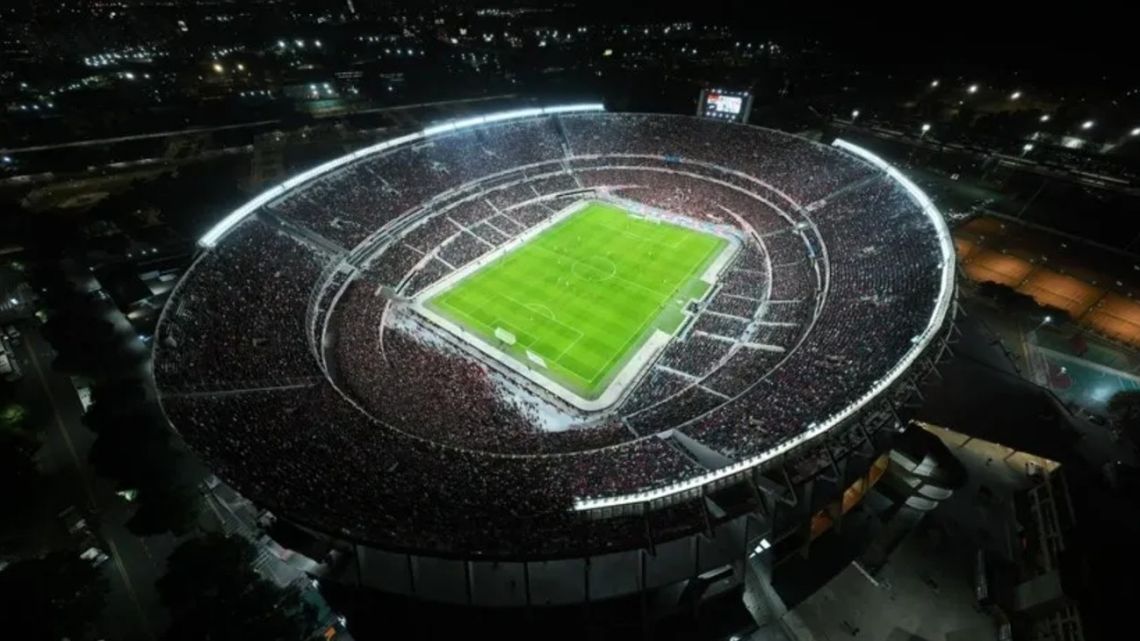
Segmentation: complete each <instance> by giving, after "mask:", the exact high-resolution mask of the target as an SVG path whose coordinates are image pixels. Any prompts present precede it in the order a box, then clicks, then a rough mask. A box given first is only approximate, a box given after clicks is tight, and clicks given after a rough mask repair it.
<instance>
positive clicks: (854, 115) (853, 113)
mask: <svg viewBox="0 0 1140 641" xmlns="http://www.w3.org/2000/svg"><path fill="white" fill-rule="evenodd" d="M858 117H859V110H858V109H852V110H851V119H852V120H855V119H856V118H858ZM1133 135H1135V134H1133Z"/></svg>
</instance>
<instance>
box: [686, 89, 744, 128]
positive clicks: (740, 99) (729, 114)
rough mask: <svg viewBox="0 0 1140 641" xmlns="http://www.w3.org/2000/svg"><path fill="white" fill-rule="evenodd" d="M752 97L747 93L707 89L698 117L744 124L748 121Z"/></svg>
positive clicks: (703, 94)
mask: <svg viewBox="0 0 1140 641" xmlns="http://www.w3.org/2000/svg"><path fill="white" fill-rule="evenodd" d="M751 103H752V96H751V94H749V93H748V92H747V91H725V90H721V89H706V90H705V91H703V92H702V99H701V103H700V110H699V111H698V112H697V115H700V116H704V117H706V118H717V119H719V120H734V121H736V122H744V121H746V120H747V119H748V111H749V108H750V107H751Z"/></svg>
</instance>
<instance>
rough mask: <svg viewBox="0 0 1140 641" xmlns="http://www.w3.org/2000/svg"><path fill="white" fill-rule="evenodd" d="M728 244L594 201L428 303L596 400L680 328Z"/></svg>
mask: <svg viewBox="0 0 1140 641" xmlns="http://www.w3.org/2000/svg"><path fill="white" fill-rule="evenodd" d="M728 246H729V242H728V240H726V239H725V238H722V237H720V236H717V235H714V234H710V233H705V232H701V231H697V230H695V229H690V228H688V227H682V226H679V225H674V224H670V223H667V222H663V221H660V220H657V219H647V218H643V217H640V216H636V215H634V214H631V213H629V212H627V211H625V210H624V209H621V208H619V207H617V206H614V205H611V204H607V203H599V202H591V203H588V204H587V205H586V206H585V207H583V208H582V209H580V210H578V211H576V212H574V213H572V214H570V215H569V216H567V217H565V218H563V219H562V220H559V221H558V222H556V223H555V224H553V225H552V226H550V227H548V228H546V229H544V230H542V231H541V232H539V233H538V234H537V235H535V236H533V237H531V238H529V239H527V240H526V241H524V242H523V243H522V244H520V245H518V246H516V247H514V248H513V249H511V250H510V251H508V252H507V253H505V254H503V255H501V256H499V257H497V258H495V259H494V260H493V261H492V262H490V263H488V264H486V265H484V266H483V267H481V268H480V269H478V270H477V271H475V272H473V273H471V274H468V275H467V276H466V277H464V278H462V279H461V280H459V281H458V282H456V283H454V284H452V285H451V286H450V287H449V288H447V289H445V290H444V291H442V292H439V293H436V294H435V295H433V296H432V297H431V298H430V299H429V300H427V301H426V303H425V305H426V306H427V307H428V308H429V309H431V310H432V311H434V312H435V313H437V314H439V315H441V316H443V317H444V318H446V319H448V320H450V321H452V322H453V323H456V324H458V325H460V326H462V327H463V328H465V329H466V330H467V331H470V332H472V333H474V334H475V335H477V336H479V337H480V338H482V339H483V340H484V341H485V342H486V343H487V344H489V345H492V346H494V347H495V348H497V349H498V350H500V351H501V352H503V353H505V354H507V355H508V356H509V357H511V358H514V359H516V360H518V361H519V362H521V363H522V364H524V365H526V366H527V367H529V368H531V369H532V370H537V371H540V372H542V373H543V374H544V375H545V376H546V377H547V378H550V379H552V380H554V381H556V382H558V383H559V384H561V385H563V386H564V387H566V388H567V389H569V390H571V391H573V392H574V393H575V394H577V395H579V396H581V397H583V398H586V399H594V398H597V397H598V396H599V395H601V393H602V392H603V391H604V390H605V388H606V386H607V385H608V384H609V382H610V381H611V380H612V379H613V377H614V376H615V375H616V374H617V373H618V372H619V371H620V370H621V368H622V366H623V365H624V364H625V363H626V362H627V361H628V360H629V358H630V357H631V356H632V355H634V354H636V353H637V351H638V350H639V349H640V348H641V346H642V345H644V344H645V341H646V340H648V339H649V337H650V336H652V335H653V334H654V332H655V331H657V330H661V331H664V332H667V333H672V332H674V331H675V330H676V329H677V327H678V326H679V325H680V324H681V322H682V321H683V320H684V314H683V309H684V306H685V304H686V303H688V302H689V301H690V300H692V299H694V298H700V297H701V296H702V295H704V293H705V291H706V290H707V289H708V287H709V284H708V283H705V282H704V281H703V280H701V276H702V275H703V274H704V272H705V271H706V270H707V269H708V267H709V266H710V265H711V264H712V262H713V261H714V260H715V259H716V257H717V256H719V255H720V254H721V252H723V251H725V249H727V248H728ZM512 340H513V342H512ZM528 352H529V353H528ZM535 357H537V358H535Z"/></svg>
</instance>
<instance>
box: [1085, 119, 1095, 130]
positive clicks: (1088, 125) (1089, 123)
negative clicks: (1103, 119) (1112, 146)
mask: <svg viewBox="0 0 1140 641" xmlns="http://www.w3.org/2000/svg"><path fill="white" fill-rule="evenodd" d="M1095 124H1096V123H1095V122H1093V121H1091V120H1086V121H1084V122H1082V123H1081V129H1084V130H1089V129H1092V128H1093V125H1095Z"/></svg>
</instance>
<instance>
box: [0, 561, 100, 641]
mask: <svg viewBox="0 0 1140 641" xmlns="http://www.w3.org/2000/svg"><path fill="white" fill-rule="evenodd" d="M106 596H107V581H106V579H105V578H103V575H102V574H100V572H99V571H98V570H97V569H95V568H94V567H92V565H91V564H90V563H88V562H87V561H84V560H83V559H81V558H79V552H77V551H75V550H68V551H59V552H52V553H51V554H48V555H47V556H45V557H43V558H39V559H27V560H22V561H17V562H15V563H13V564H12V565H9V566H8V567H7V568H5V569H4V570H3V571H0V621H3V622H4V630H5V631H6V632H5V634H6V635H11V636H18V637H19V638H21V639H36V640H38V639H43V640H44V641H49V640H50V641H59V639H62V638H68V639H72V641H79V640H81V639H95V638H97V635H96V634H95V632H96V630H95V628H94V623H95V620H96V619H97V618H98V617H99V613H100V612H101V611H102V610H103V604H104V602H105V601H106Z"/></svg>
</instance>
